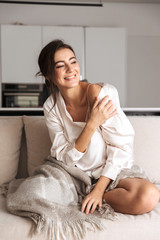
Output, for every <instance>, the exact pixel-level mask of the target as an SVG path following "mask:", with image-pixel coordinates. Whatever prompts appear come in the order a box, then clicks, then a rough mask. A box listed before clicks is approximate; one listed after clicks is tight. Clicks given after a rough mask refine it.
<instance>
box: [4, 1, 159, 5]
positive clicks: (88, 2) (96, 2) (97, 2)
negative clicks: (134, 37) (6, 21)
mask: <svg viewBox="0 0 160 240" xmlns="http://www.w3.org/2000/svg"><path fill="white" fill-rule="evenodd" d="M24 1H25V2H37V3H38V2H50V3H52V2H57V3H67V2H69V3H87V4H91V3H94V4H99V3H107V2H114V3H115V2H117V3H123V2H124V3H160V0H90V1H89V0H17V1H16V2H24ZM0 2H2V1H1V0H0ZM3 2H7V0H6V1H5V0H4V1H3ZM9 2H15V1H14V0H10V1H9Z"/></svg>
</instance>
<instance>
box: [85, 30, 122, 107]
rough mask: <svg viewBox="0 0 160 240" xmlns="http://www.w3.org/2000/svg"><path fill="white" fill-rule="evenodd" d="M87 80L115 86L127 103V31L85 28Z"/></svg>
mask: <svg viewBox="0 0 160 240" xmlns="http://www.w3.org/2000/svg"><path fill="white" fill-rule="evenodd" d="M85 44H86V45H85V62H86V79H87V80H88V81H89V82H93V83H97V82H107V83H110V84H113V85H114V86H115V87H116V88H117V90H118V92H119V96H120V102H121V106H123V107H124V106H125V102H126V31H125V29H123V28H97V27H96V28H92V27H91V28H89V27H87V28H85Z"/></svg>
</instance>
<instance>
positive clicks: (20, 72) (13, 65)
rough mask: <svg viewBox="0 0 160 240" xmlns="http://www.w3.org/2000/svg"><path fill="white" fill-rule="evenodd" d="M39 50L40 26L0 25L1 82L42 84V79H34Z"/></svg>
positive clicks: (40, 44)
mask: <svg viewBox="0 0 160 240" xmlns="http://www.w3.org/2000/svg"><path fill="white" fill-rule="evenodd" d="M41 48H42V41H41V27H40V26H26V25H1V79H2V82H3V83H42V77H35V74H36V73H37V72H38V70H39V68H38V63H37V60H38V55H39V52H40V50H41Z"/></svg>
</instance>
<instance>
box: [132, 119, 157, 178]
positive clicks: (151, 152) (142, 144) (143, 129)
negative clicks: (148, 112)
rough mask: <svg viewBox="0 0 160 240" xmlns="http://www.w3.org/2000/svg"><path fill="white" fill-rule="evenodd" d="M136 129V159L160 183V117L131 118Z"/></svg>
mask: <svg viewBox="0 0 160 240" xmlns="http://www.w3.org/2000/svg"><path fill="white" fill-rule="evenodd" d="M128 118H129V120H130V122H131V124H132V126H133V127H134V129H135V144H134V150H135V151H134V153H135V154H134V159H135V163H136V164H138V165H140V166H141V167H142V168H143V169H144V170H145V172H146V173H147V175H148V177H149V178H150V180H151V181H153V182H154V183H160V117H159V116H129V117H128Z"/></svg>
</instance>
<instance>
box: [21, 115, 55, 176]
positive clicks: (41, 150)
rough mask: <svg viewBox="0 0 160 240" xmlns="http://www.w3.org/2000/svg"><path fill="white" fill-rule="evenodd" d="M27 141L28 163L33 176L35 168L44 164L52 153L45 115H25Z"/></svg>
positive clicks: (30, 173)
mask: <svg viewBox="0 0 160 240" xmlns="http://www.w3.org/2000/svg"><path fill="white" fill-rule="evenodd" d="M23 120H24V127H25V134H26V143H27V165H28V173H29V175H30V176H31V175H32V173H33V171H34V168H35V167H37V166H38V165H41V164H43V163H44V162H43V161H44V159H45V158H46V157H48V155H49V154H50V148H51V141H50V137H49V134H48V129H47V127H46V124H45V120H44V117H43V116H23Z"/></svg>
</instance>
